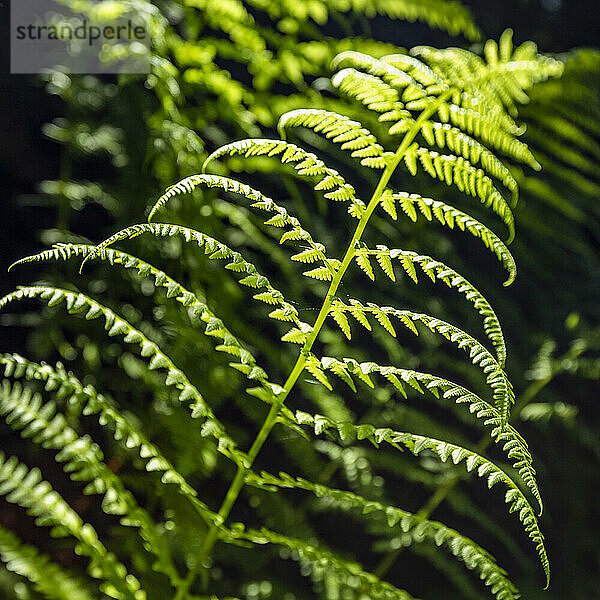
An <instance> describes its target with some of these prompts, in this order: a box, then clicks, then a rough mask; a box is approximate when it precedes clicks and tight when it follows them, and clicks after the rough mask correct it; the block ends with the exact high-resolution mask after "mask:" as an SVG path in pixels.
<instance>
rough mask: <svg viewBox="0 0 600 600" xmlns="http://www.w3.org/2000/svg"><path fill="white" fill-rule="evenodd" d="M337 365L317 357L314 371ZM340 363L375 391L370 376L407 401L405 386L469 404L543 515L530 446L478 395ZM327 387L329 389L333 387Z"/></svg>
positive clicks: (441, 381) (392, 370) (406, 372)
mask: <svg viewBox="0 0 600 600" xmlns="http://www.w3.org/2000/svg"><path fill="white" fill-rule="evenodd" d="M335 362H336V359H333V358H327V361H326V362H325V363H323V362H322V361H320V360H319V359H318V358H317V357H316V356H313V357H312V368H313V369H320V370H321V371H322V372H323V374H324V371H325V370H327V369H328V368H329V369H330V366H331V364H334V363H335ZM337 362H339V363H341V365H342V366H343V367H344V369H345V372H346V374H348V376H350V377H358V379H360V380H361V381H363V382H364V383H366V384H367V385H368V386H369V387H370V388H373V387H374V385H373V382H372V381H371V379H370V375H372V374H374V373H378V374H379V375H381V376H382V377H383V378H385V380H386V381H387V382H388V383H391V384H392V386H394V388H395V389H396V390H398V391H399V392H400V394H402V396H404V397H405V398H406V397H407V394H406V390H405V385H408V386H409V388H410V389H412V390H415V391H416V392H418V393H419V394H425V390H427V391H429V392H430V393H431V394H433V395H434V396H435V397H436V398H440V397H441V398H442V399H444V400H449V401H451V402H455V403H456V404H467V406H468V409H469V412H470V413H472V414H473V415H474V416H475V417H476V418H477V419H481V420H483V425H484V426H485V427H488V428H489V429H490V437H491V438H492V440H494V442H495V443H497V444H499V445H501V446H502V449H503V451H504V452H505V453H506V455H507V457H508V459H509V460H511V461H512V466H513V468H514V469H517V470H518V472H519V476H520V477H521V479H522V480H523V483H525V485H526V486H527V487H528V488H529V490H530V492H531V494H532V495H533V497H534V498H535V500H536V502H537V503H538V506H539V514H540V515H541V514H542V511H543V503H542V497H541V494H540V490H539V488H538V484H537V481H536V473H535V469H534V468H533V459H532V457H531V453H530V452H529V449H528V447H527V443H526V442H525V440H524V439H523V437H522V436H521V435H520V434H519V432H518V431H517V430H516V429H515V428H514V427H513V426H512V425H510V424H509V423H503V419H502V414H501V413H500V411H498V410H497V409H496V408H495V407H494V406H492V405H491V404H490V403H489V402H486V401H485V400H483V399H482V398H480V397H479V396H478V395H477V394H474V393H473V392H471V391H470V390H468V389H467V388H465V387H463V386H461V385H458V384H456V383H453V382H452V381H449V380H448V379H445V378H443V377H439V376H437V375H432V374H430V373H423V372H420V371H415V370H412V369H402V368H398V367H392V366H382V365H378V364H376V363H374V362H371V361H369V362H361V363H358V362H357V361H356V360H354V359H353V358H344V359H343V360H342V361H337ZM326 365H327V366H326ZM311 372H312V371H311ZM327 383H328V382H327ZM324 385H325V387H328V389H329V387H330V386H327V385H326V384H324Z"/></svg>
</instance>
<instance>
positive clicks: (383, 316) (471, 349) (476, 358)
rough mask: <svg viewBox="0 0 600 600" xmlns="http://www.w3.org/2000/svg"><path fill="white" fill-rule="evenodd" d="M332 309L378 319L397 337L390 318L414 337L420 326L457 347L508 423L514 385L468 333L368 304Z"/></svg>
mask: <svg viewBox="0 0 600 600" xmlns="http://www.w3.org/2000/svg"><path fill="white" fill-rule="evenodd" d="M332 306H333V307H334V308H336V309H337V310H343V311H346V312H349V313H351V314H356V313H362V314H363V315H364V314H366V313H371V314H373V315H375V318H376V319H377V320H378V321H379V322H380V323H381V325H382V326H383V327H384V328H385V329H386V330H387V331H388V332H389V333H390V335H392V336H394V337H395V336H396V332H395V330H394V328H393V326H392V325H391V322H390V320H389V316H393V317H395V318H397V319H398V320H399V321H400V322H401V323H402V324H403V325H404V326H405V327H407V328H408V329H409V330H411V331H412V332H413V333H417V331H416V330H415V328H414V323H415V322H420V323H422V324H423V325H425V326H426V327H427V328H428V329H429V330H430V331H431V332H433V333H436V334H438V335H441V336H442V337H444V338H445V339H447V340H448V341H450V342H452V343H453V344H455V345H456V346H457V347H458V348H461V349H462V350H463V351H465V352H467V353H468V354H469V358H470V359H471V362H472V363H473V364H474V365H476V366H478V367H479V368H480V369H481V371H482V372H483V373H484V375H485V376H486V382H487V384H488V385H489V386H490V387H491V389H492V391H493V394H494V400H495V402H496V405H497V407H498V408H499V410H500V411H501V413H502V419H503V422H504V423H506V421H507V419H508V415H509V413H510V406H511V405H512V404H513V403H514V400H515V396H514V392H513V389H512V385H511V384H510V382H509V380H508V378H507V377H506V374H505V373H504V371H503V370H502V367H501V366H500V364H499V363H498V361H497V360H496V359H495V358H494V357H493V356H492V355H491V354H490V353H489V352H488V350H487V349H486V348H485V347H484V346H482V345H481V344H480V343H479V342H478V341H477V340H476V339H475V338H473V337H472V336H470V335H469V334H468V333H465V332H464V331H462V330H461V329H459V328H458V327H456V326H455V325H452V324H450V323H447V322H446V321H442V320H441V319H437V318H435V317H431V316H429V315H425V314H422V313H415V312H412V311H409V310H398V309H395V308H393V307H389V306H384V307H380V306H378V305H376V304H374V303H372V302H369V303H367V305H363V304H361V303H359V302H351V303H350V304H344V303H343V302H342V301H341V300H339V299H336V300H335V301H334V302H333V305H332Z"/></svg>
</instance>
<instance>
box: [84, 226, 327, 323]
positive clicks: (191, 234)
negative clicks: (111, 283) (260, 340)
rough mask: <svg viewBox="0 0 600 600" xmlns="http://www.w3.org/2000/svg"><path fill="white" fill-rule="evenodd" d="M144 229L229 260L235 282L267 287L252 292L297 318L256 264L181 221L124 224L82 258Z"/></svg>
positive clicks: (211, 257) (91, 256) (257, 297)
mask: <svg viewBox="0 0 600 600" xmlns="http://www.w3.org/2000/svg"><path fill="white" fill-rule="evenodd" d="M144 233H149V234H151V235H154V236H156V237H159V238H160V237H173V236H176V235H177V236H181V237H183V239H184V240H185V242H186V243H195V244H196V245H197V246H198V247H199V248H204V253H205V254H206V255H208V258H209V259H213V260H215V259H216V260H229V262H228V263H227V264H226V265H225V268H226V269H228V270H230V271H233V272H235V273H238V274H239V275H243V277H242V278H241V279H239V280H238V283H240V284H241V285H244V286H247V287H250V288H254V289H262V288H264V289H265V290H266V292H260V293H258V294H255V295H254V296H253V297H254V298H255V299H258V300H262V301H265V300H264V298H265V296H264V295H263V294H265V293H266V294H267V295H268V298H269V300H268V301H266V302H267V304H270V303H271V301H272V300H273V301H275V302H276V303H277V304H278V305H279V306H280V307H281V308H283V309H284V310H286V312H288V313H289V314H293V315H294V321H295V322H298V318H297V312H298V311H297V310H296V308H295V307H294V305H293V304H291V303H289V302H287V301H286V300H285V298H284V296H283V294H282V293H281V292H280V291H279V290H278V289H276V288H274V287H273V286H272V285H271V282H270V281H269V279H268V278H267V277H265V276H264V275H262V274H261V273H260V272H259V271H258V269H257V268H256V266H255V265H253V264H252V263H251V262H248V261H247V260H245V259H244V257H243V256H242V255H241V254H240V253H239V252H236V251H235V250H231V248H229V247H228V246H226V245H225V244H223V243H221V242H219V241H217V240H216V239H214V238H211V237H209V236H207V235H204V234H203V233H201V232H199V231H196V230H195V229H190V228H189V227H184V226H182V225H170V224H168V223H140V224H139V225H132V226H131V227H126V228H125V229H122V230H121V231H118V232H117V233H115V234H113V235H112V236H111V237H110V238H108V239H106V240H104V241H103V242H101V243H100V244H98V245H97V246H96V247H95V248H94V249H93V250H92V251H90V253H89V254H88V255H87V256H86V257H85V258H84V262H85V261H86V260H89V259H91V258H95V257H96V255H97V254H99V253H101V252H102V251H103V250H105V249H107V248H108V247H109V246H110V245H112V244H114V243H116V242H117V241H119V240H124V239H132V238H135V237H138V236H140V235H143V234H144ZM327 264H328V267H323V268H324V269H327V270H329V271H330V270H331V269H330V267H329V265H330V261H329V259H328V262H327ZM82 266H83V264H82ZM213 321H214V319H213ZM210 325H211V320H209V327H210ZM207 329H209V328H207ZM216 329H222V323H221V322H220V320H219V322H218V323H216V322H215V327H214V328H210V329H209V330H210V331H213V330H216ZM207 333H208V331H207Z"/></svg>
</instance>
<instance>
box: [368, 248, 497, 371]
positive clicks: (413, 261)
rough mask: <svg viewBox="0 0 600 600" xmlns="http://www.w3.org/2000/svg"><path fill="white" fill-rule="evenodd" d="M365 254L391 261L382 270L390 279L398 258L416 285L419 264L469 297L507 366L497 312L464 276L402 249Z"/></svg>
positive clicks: (436, 261) (369, 251)
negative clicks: (391, 269) (390, 273)
mask: <svg viewBox="0 0 600 600" xmlns="http://www.w3.org/2000/svg"><path fill="white" fill-rule="evenodd" d="M366 252H368V253H369V254H372V255H374V256H375V257H376V258H377V260H378V261H381V260H382V259H383V258H384V257H387V258H388V260H389V261H390V262H389V265H386V266H382V269H383V270H384V271H385V272H386V274H387V275H388V276H389V269H390V268H391V260H390V259H398V261H399V262H400V264H401V265H402V268H403V269H404V271H405V272H406V274H407V275H408V276H409V277H410V278H411V279H413V281H414V282H415V283H417V282H418V281H417V272H416V270H415V268H414V266H415V265H418V266H419V267H420V268H421V269H422V270H423V272H424V273H425V274H426V275H427V276H428V277H429V278H430V279H431V281H433V282H434V283H435V281H436V280H437V279H439V280H441V281H443V282H444V283H445V284H446V285H447V286H448V287H450V288H455V289H457V290H458V291H459V292H460V293H461V294H463V295H464V296H465V297H466V298H467V300H469V301H470V302H472V303H473V306H474V307H475V309H476V310H477V312H478V313H479V314H480V315H481V316H482V317H483V327H484V331H485V333H486V335H487V336H488V339H489V340H490V342H491V343H492V345H493V346H494V348H495V350H496V356H497V358H498V363H499V364H500V366H501V367H504V362H505V360H506V345H505V343H504V335H503V333H502V327H501V326H500V321H499V320H498V317H497V316H496V313H495V312H494V309H493V308H492V307H491V305H490V303H489V302H488V301H487V300H486V299H485V297H484V296H483V295H482V294H481V292H479V291H478V290H477V289H476V288H475V287H474V286H473V285H472V284H471V283H469V282H468V281H467V280H466V279H465V278H464V277H463V276H462V275H460V274H459V273H457V272H456V271H455V270H454V269H451V268H450V267H448V266H446V265H445V264H444V263H442V262H440V261H438V260H435V259H433V258H431V257H430V256H427V255H424V254H417V253H416V252H410V251H407V250H400V249H392V250H390V249H389V248H387V247H386V246H378V247H377V250H368V251H366ZM386 269H387V270H386ZM392 273H393V271H392Z"/></svg>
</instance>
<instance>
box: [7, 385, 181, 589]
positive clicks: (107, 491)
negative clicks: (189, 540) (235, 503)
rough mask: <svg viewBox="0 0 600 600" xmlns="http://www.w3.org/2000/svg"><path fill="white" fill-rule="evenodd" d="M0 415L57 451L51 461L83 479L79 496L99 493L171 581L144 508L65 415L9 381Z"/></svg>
mask: <svg viewBox="0 0 600 600" xmlns="http://www.w3.org/2000/svg"><path fill="white" fill-rule="evenodd" d="M0 416H1V417H3V418H4V420H5V421H6V423H7V424H8V425H10V426H11V427H12V428H13V429H15V430H17V431H21V435H22V436H23V437H25V438H31V439H32V441H33V442H35V443H36V444H40V445H41V446H42V447H44V448H49V449H51V450H58V451H59V452H58V454H57V455H56V460H57V461H59V462H61V463H63V469H64V471H65V472H66V473H69V476H70V477H71V479H72V480H74V481H85V482H88V485H86V487H85V489H84V490H83V493H84V494H102V495H103V496H104V499H103V501H102V509H103V510H104V512H105V513H106V514H109V515H118V516H119V517H120V519H121V523H122V524H127V525H130V526H134V527H137V528H138V531H139V534H140V536H141V538H142V539H143V540H144V548H145V549H146V550H147V551H148V552H150V553H153V554H154V555H155V557H156V562H155V563H154V565H153V567H154V568H155V569H156V570H157V571H159V572H161V573H163V574H165V575H166V576H167V577H169V579H170V580H171V583H173V584H174V585H176V584H177V583H178V582H179V575H178V573H177V569H176V568H175V565H174V563H173V560H172V558H171V553H170V550H169V548H168V546H167V545H166V544H165V540H164V537H163V536H162V535H161V533H160V532H159V531H158V529H157V527H156V524H155V523H154V522H153V521H152V518H151V517H150V515H149V514H148V512H147V511H146V510H144V509H143V508H141V507H140V506H139V505H138V503H137V501H136V499H135V498H134V496H133V495H132V494H131V492H129V491H128V490H127V489H125V486H124V485H123V482H122V481H121V479H120V477H119V476H118V475H116V474H115V473H113V472H112V471H111V470H110V469H109V468H108V467H107V466H106V464H105V463H104V455H103V453H102V451H101V450H100V448H99V447H98V446H97V445H96V444H95V443H94V442H93V441H92V440H91V438H90V437H89V436H84V437H79V436H78V435H77V432H76V431H75V430H74V429H72V428H71V427H69V425H68V424H67V421H66V419H65V417H64V416H63V415H62V414H61V413H59V412H58V411H57V409H56V405H55V404H54V403H53V402H43V400H42V398H41V396H40V395H39V394H34V393H32V391H31V390H30V389H28V388H23V387H22V386H21V385H20V383H18V382H17V383H14V384H12V385H11V384H10V382H9V381H7V380H4V381H3V382H2V384H1V385H0Z"/></svg>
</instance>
